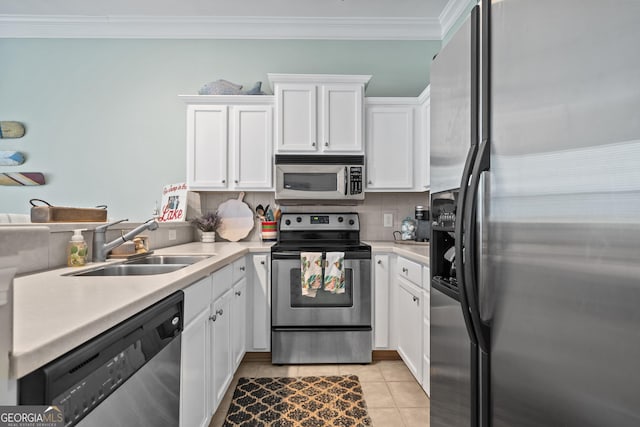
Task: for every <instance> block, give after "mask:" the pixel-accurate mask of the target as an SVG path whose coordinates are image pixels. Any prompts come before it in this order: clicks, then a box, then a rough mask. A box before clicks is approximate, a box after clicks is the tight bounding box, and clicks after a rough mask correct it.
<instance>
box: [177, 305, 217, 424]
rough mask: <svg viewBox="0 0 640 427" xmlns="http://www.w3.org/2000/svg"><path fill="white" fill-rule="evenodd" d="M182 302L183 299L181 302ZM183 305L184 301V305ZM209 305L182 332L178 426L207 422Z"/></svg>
mask: <svg viewBox="0 0 640 427" xmlns="http://www.w3.org/2000/svg"><path fill="white" fill-rule="evenodd" d="M185 302H186V301H185ZM185 305H186V304H185ZM208 324H209V307H208V305H207V308H206V309H205V310H202V311H201V312H200V313H199V314H197V315H196V316H195V317H194V318H193V320H192V321H191V322H190V323H189V324H188V325H187V326H186V327H185V328H184V331H182V344H181V345H182V348H181V353H182V355H181V359H180V427H201V426H206V425H207V424H208V421H209V412H207V411H208V410H209V408H208V407H207V406H208V405H207V401H208V393H209V390H208V389H207V385H208V381H207V378H208V377H209V375H210V374H209V349H208V343H209V337H208V335H209V325H208Z"/></svg>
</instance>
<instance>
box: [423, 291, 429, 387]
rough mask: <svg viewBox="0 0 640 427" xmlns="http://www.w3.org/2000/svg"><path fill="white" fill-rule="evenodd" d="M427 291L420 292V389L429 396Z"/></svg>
mask: <svg viewBox="0 0 640 427" xmlns="http://www.w3.org/2000/svg"><path fill="white" fill-rule="evenodd" d="M429 298H430V294H429V290H428V289H423V290H422V301H424V304H423V307H422V309H423V318H422V319H423V323H422V388H423V389H424V391H425V392H426V393H427V394H428V395H431V381H430V377H429V367H430V365H431V328H430V321H429V310H430V307H429Z"/></svg>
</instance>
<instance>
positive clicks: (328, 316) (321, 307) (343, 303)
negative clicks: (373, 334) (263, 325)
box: [271, 252, 371, 328]
mask: <svg viewBox="0 0 640 427" xmlns="http://www.w3.org/2000/svg"><path fill="white" fill-rule="evenodd" d="M344 271H345V292H344V293H343V294H332V293H330V292H325V291H323V290H321V289H320V290H318V293H317V294H316V296H315V298H311V297H307V296H303V295H302V286H301V279H300V274H301V268H300V253H299V252H298V253H296V252H290V253H273V254H272V261H271V279H272V280H271V295H272V306H271V310H272V315H271V322H272V326H273V327H318V328H322V327H335V326H339V327H345V326H353V327H368V326H371V254H370V253H366V254H365V253H358V252H353V253H350V252H347V253H345V262H344Z"/></svg>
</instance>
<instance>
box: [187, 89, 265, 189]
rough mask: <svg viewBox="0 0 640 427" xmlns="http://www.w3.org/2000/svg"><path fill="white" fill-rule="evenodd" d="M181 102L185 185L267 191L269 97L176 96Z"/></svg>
mask: <svg viewBox="0 0 640 427" xmlns="http://www.w3.org/2000/svg"><path fill="white" fill-rule="evenodd" d="M180 97H181V98H182V99H183V101H184V102H186V103H187V185H188V186H189V188H190V189H193V190H255V191H270V190H271V191H272V190H273V182H272V175H273V154H272V152H273V102H274V97H273V96H262V95H253V96H250V95H235V96H223V95H202V96H188V95H181V96H180Z"/></svg>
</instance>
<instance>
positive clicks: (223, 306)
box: [209, 290, 233, 415]
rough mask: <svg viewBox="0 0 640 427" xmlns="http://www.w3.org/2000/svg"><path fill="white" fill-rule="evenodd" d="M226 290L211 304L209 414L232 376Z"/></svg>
mask: <svg viewBox="0 0 640 427" xmlns="http://www.w3.org/2000/svg"><path fill="white" fill-rule="evenodd" d="M232 296H233V292H232V291H231V290H228V291H227V292H225V293H224V294H223V295H222V296H221V297H220V298H218V299H217V300H216V301H214V302H213V303H212V305H211V324H212V326H211V328H210V339H209V343H210V351H211V368H212V372H211V377H210V378H211V383H210V392H209V396H210V397H209V404H210V405H211V407H210V410H209V415H213V413H214V412H215V410H216V409H217V407H218V405H219V404H220V402H221V401H222V398H223V397H224V394H225V392H226V391H227V387H228V386H229V384H231V379H232V378H233V369H232V365H231V329H230V328H231V317H232V316H231V309H230V308H231V298H232Z"/></svg>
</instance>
